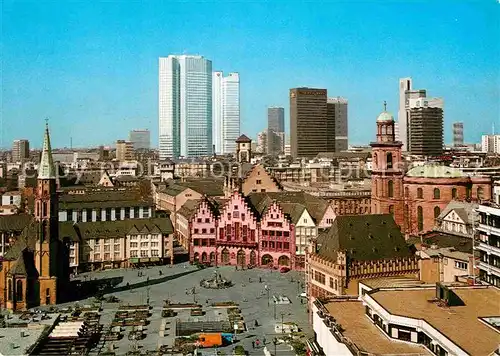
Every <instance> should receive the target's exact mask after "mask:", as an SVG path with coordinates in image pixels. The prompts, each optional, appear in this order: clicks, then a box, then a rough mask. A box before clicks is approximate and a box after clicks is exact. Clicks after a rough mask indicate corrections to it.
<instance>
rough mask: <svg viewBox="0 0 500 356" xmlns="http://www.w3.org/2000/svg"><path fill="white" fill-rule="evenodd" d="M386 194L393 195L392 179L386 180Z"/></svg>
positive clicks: (390, 196)
mask: <svg viewBox="0 0 500 356" xmlns="http://www.w3.org/2000/svg"><path fill="white" fill-rule="evenodd" d="M387 196H388V197H389V198H392V197H394V182H393V181H392V180H390V181H389V182H387Z"/></svg>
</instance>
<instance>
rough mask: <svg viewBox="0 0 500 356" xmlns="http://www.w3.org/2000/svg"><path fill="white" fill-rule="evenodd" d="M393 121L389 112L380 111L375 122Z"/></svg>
mask: <svg viewBox="0 0 500 356" xmlns="http://www.w3.org/2000/svg"><path fill="white" fill-rule="evenodd" d="M387 121H394V117H393V116H392V114H391V113H390V112H387V111H382V112H381V113H380V115H379V116H378V117H377V122H387Z"/></svg>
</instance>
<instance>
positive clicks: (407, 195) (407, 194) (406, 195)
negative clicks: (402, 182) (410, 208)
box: [405, 187, 410, 198]
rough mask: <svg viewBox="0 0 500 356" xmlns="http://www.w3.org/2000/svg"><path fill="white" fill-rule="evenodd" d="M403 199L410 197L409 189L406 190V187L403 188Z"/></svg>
mask: <svg viewBox="0 0 500 356" xmlns="http://www.w3.org/2000/svg"><path fill="white" fill-rule="evenodd" d="M405 197H406V198H409V197H410V188H408V187H406V188H405Z"/></svg>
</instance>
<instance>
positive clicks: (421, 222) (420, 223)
mask: <svg viewBox="0 0 500 356" xmlns="http://www.w3.org/2000/svg"><path fill="white" fill-rule="evenodd" d="M417 223H418V231H422V230H423V229H424V209H422V207H421V206H419V207H418V208H417Z"/></svg>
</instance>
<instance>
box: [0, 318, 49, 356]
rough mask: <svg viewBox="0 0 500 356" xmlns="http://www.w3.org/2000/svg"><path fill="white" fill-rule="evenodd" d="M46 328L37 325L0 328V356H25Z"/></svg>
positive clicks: (42, 325) (45, 326)
mask: <svg viewBox="0 0 500 356" xmlns="http://www.w3.org/2000/svg"><path fill="white" fill-rule="evenodd" d="M48 327H49V326H48V325H44V324H38V325H29V327H28V328H0V355H6V356H7V355H8V356H12V355H26V354H27V353H28V349H29V348H30V347H32V346H33V345H34V344H35V343H36V342H37V341H38V339H39V338H40V336H42V334H43V331H44V330H45V328H48ZM21 332H23V333H24V334H23V336H21Z"/></svg>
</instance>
